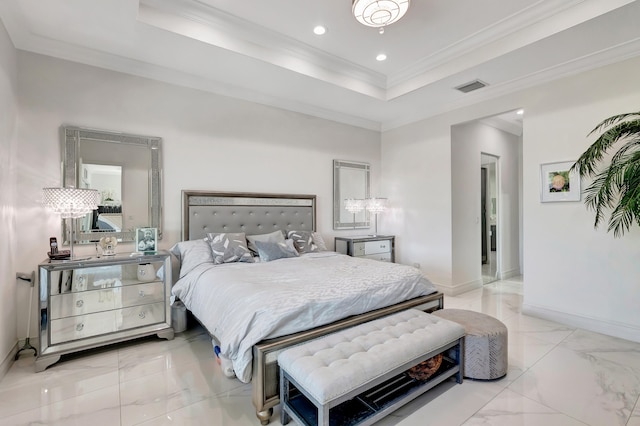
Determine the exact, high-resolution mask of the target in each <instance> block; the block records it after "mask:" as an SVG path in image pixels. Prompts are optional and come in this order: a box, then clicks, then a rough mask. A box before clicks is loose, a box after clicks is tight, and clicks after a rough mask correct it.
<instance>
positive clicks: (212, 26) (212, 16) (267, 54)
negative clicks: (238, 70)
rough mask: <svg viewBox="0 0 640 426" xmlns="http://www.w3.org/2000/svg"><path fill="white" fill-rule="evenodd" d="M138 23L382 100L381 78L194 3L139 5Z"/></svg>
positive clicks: (174, 0) (175, 0) (171, 0)
mask: <svg viewBox="0 0 640 426" xmlns="http://www.w3.org/2000/svg"><path fill="white" fill-rule="evenodd" d="M138 21H140V22H143V23H145V24H147V25H151V26H154V27H157V28H161V29H163V30H166V31H170V32H173V33H176V34H179V35H182V36H185V37H190V38H193V39H196V40H199V41H201V42H203V43H207V44H211V45H214V46H217V47H220V48H223V49H226V50H230V51H233V52H236V53H238V54H242V55H246V56H249V57H252V58H255V59H258V60H261V61H263V62H267V63H270V64H273V65H276V66H278V67H281V68H285V69H288V70H290V71H294V72H297V73H300V74H303V75H306V76H309V77H312V78H315V79H318V80H322V81H326V82H327V83H331V84H333V85H336V86H340V87H342V88H345V89H348V90H352V91H355V92H357V93H361V94H363V95H366V96H370V97H373V98H376V99H381V100H383V99H385V96H386V84H387V83H386V82H387V78H386V76H385V75H383V74H380V73H377V72H374V71H371V70H370V69H368V68H365V67H362V66H360V65H357V64H355V63H353V62H350V61H347V60H345V59H342V58H339V57H337V56H335V55H331V54H328V53H326V52H324V51H322V50H320V49H317V48H315V47H313V46H310V45H308V44H305V43H302V42H300V41H298V40H295V39H293V38H291V37H287V36H284V35H282V34H280V33H278V32H275V31H272V30H269V29H267V28H265V27H262V26H260V25H257V24H254V23H252V22H249V21H246V20H244V19H242V18H239V17H237V16H234V15H231V14H229V13H226V12H224V11H222V10H219V9H216V8H214V7H212V6H210V5H207V4H205V3H203V2H201V1H198V0H193V1H188V2H187V1H184V0H141V1H140V7H139V11H138Z"/></svg>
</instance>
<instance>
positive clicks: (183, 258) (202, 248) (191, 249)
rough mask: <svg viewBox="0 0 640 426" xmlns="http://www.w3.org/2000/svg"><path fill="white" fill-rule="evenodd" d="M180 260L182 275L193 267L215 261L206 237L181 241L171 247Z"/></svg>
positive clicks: (171, 250)
mask: <svg viewBox="0 0 640 426" xmlns="http://www.w3.org/2000/svg"><path fill="white" fill-rule="evenodd" d="M169 252H170V253H171V254H173V255H174V256H175V257H176V258H178V261H179V262H180V276H179V278H182V277H184V276H185V275H187V274H188V273H189V272H190V271H191V270H192V269H193V268H195V267H196V266H198V265H200V264H202V263H213V253H212V252H211V247H209V243H208V242H207V241H205V240H204V239H201V240H191V241H181V242H179V243H176V244H174V245H173V247H171V248H170V249H169Z"/></svg>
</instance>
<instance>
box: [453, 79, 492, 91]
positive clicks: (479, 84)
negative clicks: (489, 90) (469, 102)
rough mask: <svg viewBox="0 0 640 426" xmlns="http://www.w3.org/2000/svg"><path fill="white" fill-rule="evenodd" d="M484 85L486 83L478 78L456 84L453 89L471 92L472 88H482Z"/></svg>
mask: <svg viewBox="0 0 640 426" xmlns="http://www.w3.org/2000/svg"><path fill="white" fill-rule="evenodd" d="M485 86H487V83H484V82H482V81H480V80H473V81H470V82H469V83H465V84H463V85H461V86H458V87H456V88H455V89H456V90H459V91H461V92H462V93H469V92H473V91H474V90H478V89H482V88H483V87H485Z"/></svg>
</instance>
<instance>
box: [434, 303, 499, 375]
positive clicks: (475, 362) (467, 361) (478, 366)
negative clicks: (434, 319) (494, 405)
mask: <svg viewBox="0 0 640 426" xmlns="http://www.w3.org/2000/svg"><path fill="white" fill-rule="evenodd" d="M432 315H436V316H439V317H440V318H444V319H448V320H450V321H454V322H457V323H458V324H460V325H461V326H463V327H464V329H465V332H466V336H465V338H464V377H468V378H470V379H481V380H492V379H499V378H501V377H503V376H504V375H505V374H507V366H508V347H507V344H508V337H507V327H506V326H505V325H504V324H503V323H502V322H501V321H499V320H497V319H495V318H494V317H492V316H489V315H486V314H483V313H480V312H474V311H467V310H464V309H441V310H439V311H435V312H433V313H432Z"/></svg>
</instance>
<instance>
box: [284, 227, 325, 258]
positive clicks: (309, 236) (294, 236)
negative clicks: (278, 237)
mask: <svg viewBox="0 0 640 426" xmlns="http://www.w3.org/2000/svg"><path fill="white" fill-rule="evenodd" d="M287 237H288V238H290V239H291V240H293V245H294V246H295V248H296V250H298V253H313V252H316V251H318V246H317V245H315V244H314V243H313V232H311V231H289V234H288V235H287Z"/></svg>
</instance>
